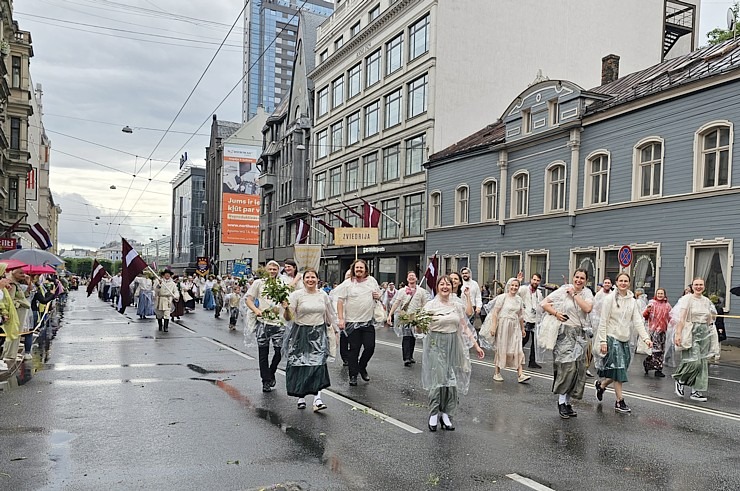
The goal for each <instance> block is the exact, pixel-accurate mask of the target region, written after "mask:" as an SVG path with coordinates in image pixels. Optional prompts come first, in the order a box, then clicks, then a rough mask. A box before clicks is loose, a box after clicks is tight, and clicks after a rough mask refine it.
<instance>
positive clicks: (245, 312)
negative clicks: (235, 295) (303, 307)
mask: <svg viewBox="0 0 740 491" xmlns="http://www.w3.org/2000/svg"><path fill="white" fill-rule="evenodd" d="M257 281H260V282H261V283H260V284H259V285H258V293H259V295H257V296H255V297H253V298H254V304H255V305H256V306H257V307H258V308H259V309H261V310H265V309H267V308H272V307H278V309H279V310H280V317H279V320H278V321H271V322H269V324H273V325H285V323H286V321H285V319H283V308H282V307H281V306H279V305H277V304H276V303H275V302H273V301H272V299H270V298H267V297H265V296H263V295H262V289H263V288H264V282H262V280H257ZM248 295H249V293H245V294H244V295H242V298H241V300H239V319H238V321H237V322H238V323H239V325H241V326H242V328H243V330H244V346H246V347H247V348H252V347H254V346H257V322H263V321H262V320H261V319H258V318H257V315H255V313H254V312H252V310H251V309H250V308H249V307H248V306H247V296H248ZM260 302H262V303H260Z"/></svg>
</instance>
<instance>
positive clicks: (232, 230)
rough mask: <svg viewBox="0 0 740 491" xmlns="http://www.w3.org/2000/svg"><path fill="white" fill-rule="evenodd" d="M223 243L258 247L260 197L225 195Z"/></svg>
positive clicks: (222, 214)
mask: <svg viewBox="0 0 740 491" xmlns="http://www.w3.org/2000/svg"><path fill="white" fill-rule="evenodd" d="M221 203H222V205H221V242H223V243H225V244H248V245H258V244H259V236H260V197H259V195H256V194H235V193H223V200H222V202H221Z"/></svg>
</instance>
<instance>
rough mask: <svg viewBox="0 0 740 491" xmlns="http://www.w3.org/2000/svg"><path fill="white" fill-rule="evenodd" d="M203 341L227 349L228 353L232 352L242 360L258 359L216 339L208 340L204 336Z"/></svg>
mask: <svg viewBox="0 0 740 491" xmlns="http://www.w3.org/2000/svg"><path fill="white" fill-rule="evenodd" d="M201 339H205V340H206V341H208V342H209V343H213V344H215V345H216V346H218V347H220V348H223V349H225V350H227V351H231V352H232V353H234V354H235V355H237V356H241V357H242V358H246V359H247V360H252V361H254V360H256V358H253V357H251V356H249V355H248V354H246V353H242V352H241V351H239V350H238V349H234V348H232V347H231V346H229V345H228V344H224V343H222V342H221V341H218V340H216V339H213V338H207V337H205V336H203V337H202V338H201Z"/></svg>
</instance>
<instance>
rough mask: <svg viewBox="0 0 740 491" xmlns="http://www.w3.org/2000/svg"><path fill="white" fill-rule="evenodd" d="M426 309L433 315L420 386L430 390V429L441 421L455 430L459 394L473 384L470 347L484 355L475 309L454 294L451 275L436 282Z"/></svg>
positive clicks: (434, 427) (443, 425) (444, 428)
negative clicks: (477, 336)
mask: <svg viewBox="0 0 740 491" xmlns="http://www.w3.org/2000/svg"><path fill="white" fill-rule="evenodd" d="M424 310H426V311H428V312H430V313H431V314H433V317H432V319H431V322H430V323H429V332H428V333H427V335H426V336H425V337H424V352H423V354H422V366H421V368H422V370H421V385H422V387H423V388H424V389H425V390H428V391H429V422H428V426H429V431H437V427H438V425H439V424H440V423H441V425H442V429H443V430H448V431H453V430H454V429H455V426H454V424H453V423H452V417H453V416H454V414H455V410H456V409H457V403H458V398H459V394H467V392H468V387H469V386H470V373H471V364H470V348H475V351H476V353H477V354H478V358H479V359H483V357H484V356H485V354H484V352H483V350H482V349H481V348H480V346H478V343H477V342H476V341H475V331H474V330H473V329H472V327H471V326H470V324H469V322H468V317H469V316H470V315H472V313H473V309H472V308H469V309H468V310H466V309H465V308H464V307H463V306H462V303H461V302H460V301H458V300H456V299H455V298H454V297H453V296H452V281H451V280H450V277H449V276H447V275H445V276H442V277H441V278H440V279H439V280H438V281H437V296H436V297H434V299H433V300H431V301H429V302H427V304H426V305H425V306H424ZM440 415H441V416H440Z"/></svg>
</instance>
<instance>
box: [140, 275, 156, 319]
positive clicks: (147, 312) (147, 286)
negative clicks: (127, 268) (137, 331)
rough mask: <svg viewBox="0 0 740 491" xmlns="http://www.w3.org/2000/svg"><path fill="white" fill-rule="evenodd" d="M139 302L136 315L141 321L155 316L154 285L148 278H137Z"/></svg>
mask: <svg viewBox="0 0 740 491" xmlns="http://www.w3.org/2000/svg"><path fill="white" fill-rule="evenodd" d="M136 283H137V290H138V292H139V301H138V302H137V304H136V305H137V307H136V315H138V316H139V317H140V318H141V319H144V318H145V317H146V316H152V315H154V290H153V288H154V284H153V283H152V280H150V279H149V278H146V277H139V278H136Z"/></svg>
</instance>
